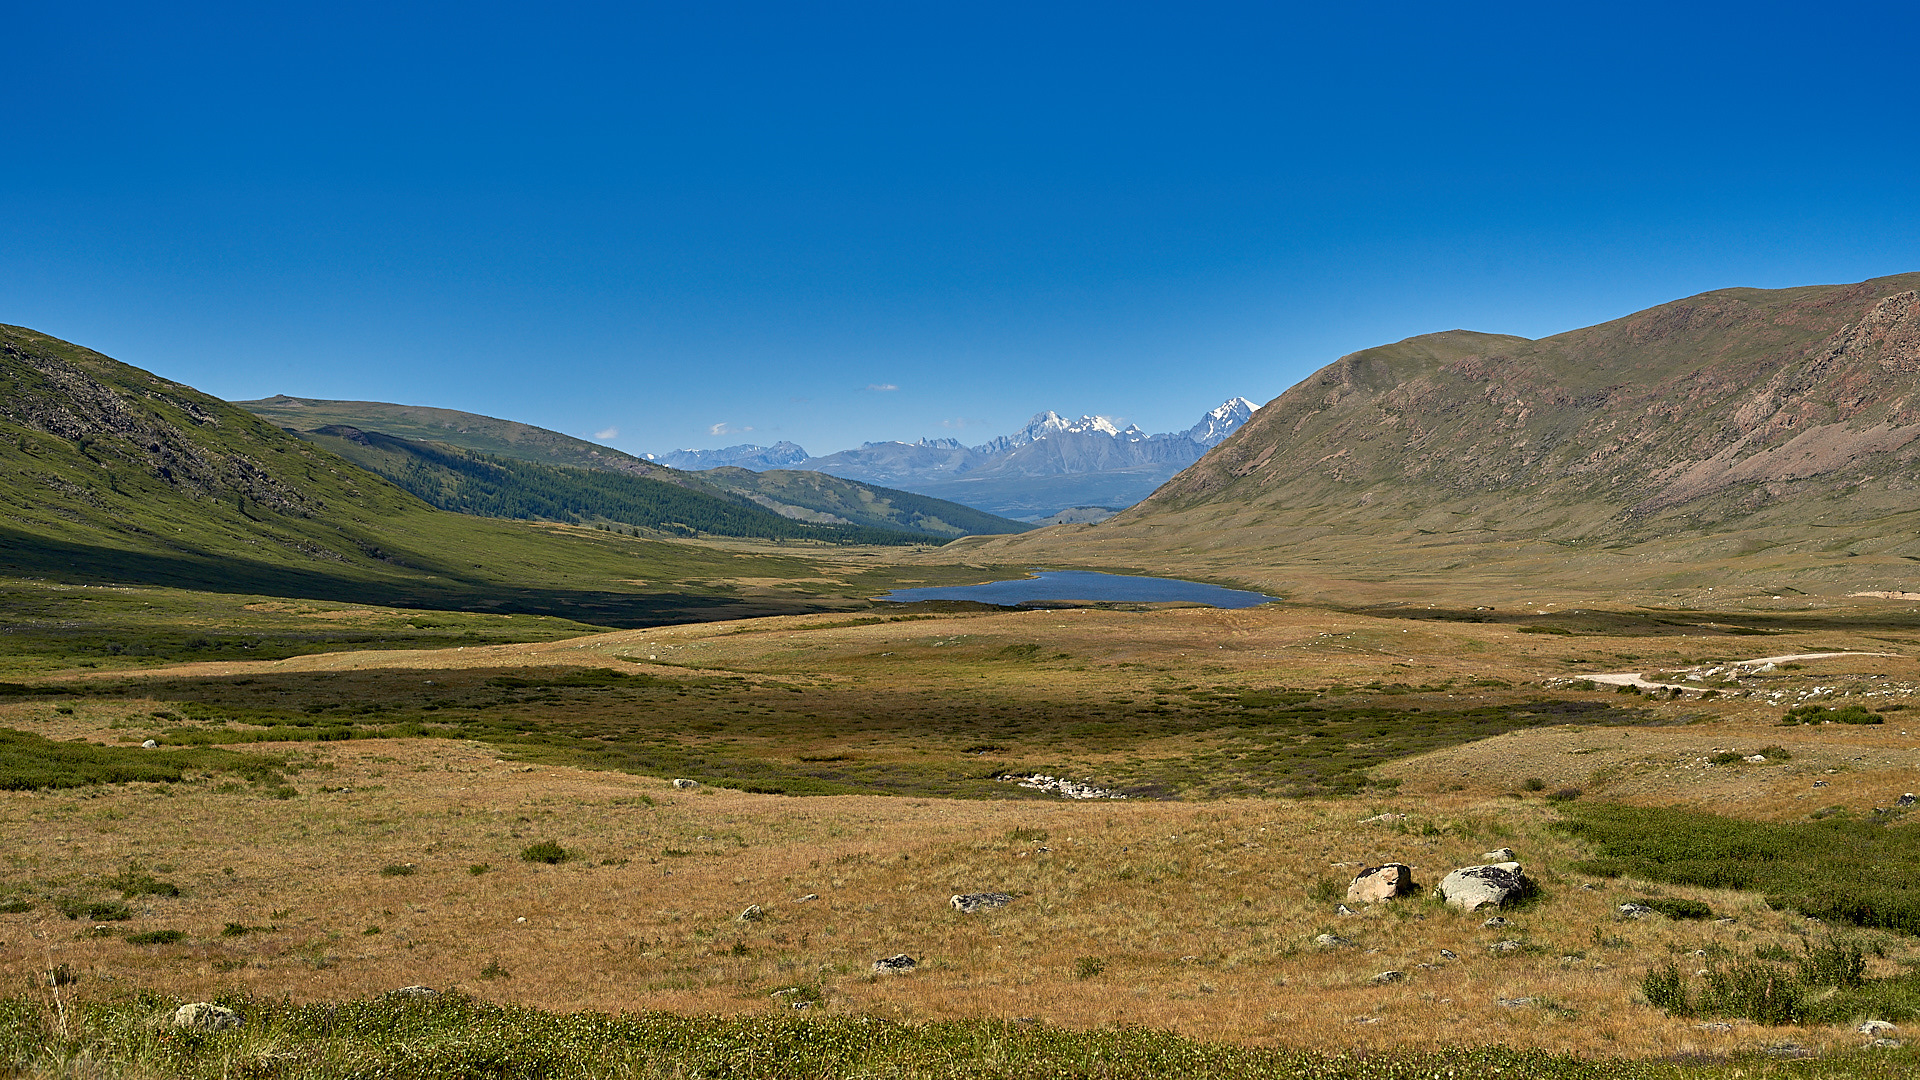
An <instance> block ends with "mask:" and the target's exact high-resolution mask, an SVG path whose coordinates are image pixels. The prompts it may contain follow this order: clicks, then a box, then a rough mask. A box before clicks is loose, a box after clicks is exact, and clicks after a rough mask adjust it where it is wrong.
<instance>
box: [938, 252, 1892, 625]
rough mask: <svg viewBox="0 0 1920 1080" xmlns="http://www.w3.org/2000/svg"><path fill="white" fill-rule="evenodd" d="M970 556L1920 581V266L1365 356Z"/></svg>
mask: <svg viewBox="0 0 1920 1080" xmlns="http://www.w3.org/2000/svg"><path fill="white" fill-rule="evenodd" d="M967 544H968V546H969V547H971V548H973V549H974V550H975V551H976V552H977V554H976V556H975V557H976V558H982V559H998V560H1009V561H1011V560H1030V561H1036V562H1037V561H1043V560H1060V561H1088V562H1096V563H1097V562H1101V561H1108V562H1112V563H1114V564H1115V565H1128V566H1151V567H1156V568H1161V569H1163V570H1174V571H1177V572H1188V573H1193V572H1200V573H1211V574H1215V575H1223V576H1228V577H1230V578H1231V579H1233V580H1239V581H1247V582H1258V583H1261V584H1263V585H1265V586H1267V587H1270V588H1281V589H1291V590H1292V591H1293V592H1294V593H1295V594H1296V595H1298V594H1300V593H1302V592H1303V591H1311V590H1313V589H1317V588H1319V587H1320V586H1319V585H1318V584H1317V583H1318V582H1322V581H1326V580H1329V579H1334V578H1338V579H1343V580H1346V581H1352V580H1355V579H1359V580H1362V581H1366V582H1369V583H1373V584H1369V585H1368V586H1367V587H1368V588H1369V589H1373V590H1374V591H1375V593H1376V594H1382V593H1384V591H1385V590H1388V589H1398V590H1413V591H1414V592H1415V593H1416V594H1422V593H1424V595H1425V596H1428V597H1431V596H1434V595H1438V594H1441V593H1444V592H1445V591H1446V590H1461V589H1465V590H1471V589H1473V588H1475V587H1477V586H1476V585H1475V584H1474V583H1475V582H1487V581H1491V580H1501V581H1506V582H1508V583H1520V584H1522V586H1523V587H1530V586H1528V585H1527V584H1526V583H1530V582H1533V581H1540V582H1556V583H1558V584H1559V585H1560V586H1562V587H1579V586H1587V587H1592V588H1596V589H1600V590H1607V591H1613V592H1617V591H1618V590H1620V589H1623V588H1645V587H1653V588H1674V589H1698V590H1700V591H1701V594H1702V595H1705V593H1706V591H1707V590H1708V588H1709V587H1712V589H1713V596H1714V597H1715V598H1716V599H1715V602H1725V603H1734V602H1740V603H1746V602H1748V601H1749V600H1751V601H1752V602H1754V603H1761V604H1774V603H1776V602H1779V603H1785V604H1790V603H1793V602H1795V597H1796V596H1797V595H1799V594H1798V592H1797V591H1796V589H1800V590H1806V591H1809V592H1820V593H1826V594H1829V595H1831V594H1834V593H1836V592H1837V593H1845V592H1848V591H1850V590H1863V591H1869V592H1872V591H1878V592H1916V591H1920V274H1903V275H1899V276H1895V277H1886V278H1877V279H1874V280H1871V281H1865V282H1859V283H1856V284H1849V285H1819V286H1807V287H1802V288H1792V289H1774V290H1765V289H1744V288H1743V289H1722V290H1719V291H1715V292H1709V293H1703V294H1701V295H1698V296H1694V297H1689V298H1687V299H1684V300H1676V301H1673V302H1672V303H1668V304H1662V305H1660V306H1658V307H1654V308H1650V309H1648V310H1646V311H1641V312H1637V313H1635V314H1632V315H1627V316H1625V317H1623V318H1620V319H1616V320H1614V321H1612V322H1607V323H1602V324H1600V325H1598V326H1590V327H1586V328H1584V329H1579V330H1571V331H1568V332H1566V333H1563V334H1558V335H1555V336H1553V337H1548V338H1542V339H1539V340H1529V339H1527V338H1521V337H1512V336H1508V335H1501V334H1482V333H1474V332H1470V331H1466V330H1450V331H1446V332H1443V333H1437V334H1426V335H1422V336H1420V337H1413V338H1408V339H1406V340H1405V341H1401V342H1397V343H1395V344H1391V345H1382V346H1378V347H1376V348H1371V349H1365V350H1362V351H1360V352H1356V353H1353V354H1350V355H1348V356H1344V357H1341V358H1340V359H1339V360H1337V361H1335V362H1334V363H1332V364H1329V365H1328V366H1326V367H1324V368H1322V369H1321V370H1320V371H1318V372H1316V373H1314V374H1313V375H1312V376H1309V377H1308V378H1307V379H1305V380H1303V381H1302V382H1300V383H1299V384H1298V385H1296V386H1294V387H1293V388H1292V389H1290V390H1288V391H1287V392H1286V393H1285V394H1283V395H1281V396H1280V397H1279V398H1277V399H1275V400H1274V401H1272V402H1269V403H1268V404H1267V405H1266V406H1265V407H1263V408H1262V409H1261V410H1260V411H1259V413H1258V414H1257V415H1256V416H1255V417H1254V418H1253V419H1252V420H1251V421H1249V422H1248V423H1247V424H1246V425H1245V426H1244V427H1242V428H1241V429H1240V430H1239V431H1237V432H1235V433H1234V434H1233V435H1232V437H1230V438H1229V439H1227V440H1226V442H1224V443H1223V444H1222V445H1220V446H1219V447H1218V448H1217V449H1215V450H1214V451H1213V452H1211V453H1209V454H1208V455H1207V456H1206V458H1205V459H1204V460H1202V461H1200V462H1199V463H1197V464H1195V465H1194V466H1193V467H1191V468H1189V469H1187V470H1186V471H1185V472H1183V473H1182V474H1181V475H1180V476H1179V477H1177V478H1175V479H1174V480H1173V481H1171V482H1170V483H1168V484H1166V485H1165V486H1164V487H1162V488H1161V489H1160V490H1159V491H1157V492H1155V493H1154V494H1153V496H1152V497H1150V498H1148V499H1146V500H1145V501H1143V502H1141V503H1139V504H1137V505H1135V506H1133V507H1131V508H1130V509H1128V510H1127V511H1125V512H1124V513H1122V514H1119V515H1118V516H1116V517H1114V518H1112V519H1111V520H1108V521H1105V522H1102V523H1099V524H1093V525H1085V526H1072V525H1069V526H1065V527H1063V528H1056V529H1049V530H1046V531H1044V532H1041V533H1036V534H1033V535H1032V536H1031V537H1030V538H1020V539H1017V540H1011V541H1005V542H1002V541H985V542H980V541H969V542H967ZM1789 583H1792V584H1789Z"/></svg>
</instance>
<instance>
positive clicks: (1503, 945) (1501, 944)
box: [1487, 938, 1526, 952]
mask: <svg viewBox="0 0 1920 1080" xmlns="http://www.w3.org/2000/svg"><path fill="white" fill-rule="evenodd" d="M1524 948H1526V946H1524V945H1522V944H1520V943H1519V942H1517V941H1514V940H1513V939H1512V938H1508V939H1507V940H1506V941H1496V942H1494V943H1493V944H1491V945H1489V946H1487V951H1488V952H1519V951H1520V950H1521V949H1524Z"/></svg>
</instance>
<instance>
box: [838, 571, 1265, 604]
mask: <svg viewBox="0 0 1920 1080" xmlns="http://www.w3.org/2000/svg"><path fill="white" fill-rule="evenodd" d="M875 599H878V600H890V601H893V602H895V603H900V604H911V603H913V602H914V601H916V600H972V601H974V602H975V603H980V604H1008V605H1011V604H1028V603H1038V602H1041V601H1047V600H1080V601H1099V600H1107V601H1113V602H1117V603H1124V604H1165V603H1190V604H1207V605H1210V606H1212V607H1218V608H1246V607H1253V606H1254V605H1255V604H1265V603H1268V602H1270V601H1273V600H1278V599H1280V598H1279V597H1277V596H1266V595H1263V594H1261V593H1257V592H1247V591H1246V590H1244V589H1223V588H1221V587H1220V586H1218V585H1208V584H1205V583H1204V582H1199V581H1181V580H1180V579H1178V578H1157V577H1132V576H1129V575H1126V574H1101V573H1096V572H1094V571H1092V570H1042V571H1039V572H1038V573H1036V574H1034V575H1033V576H1031V577H1026V578H1021V579H1020V580H1018V581H989V582H987V583H986V584H984V585H949V586H940V587H937V588H925V589H895V590H893V591H892V592H890V593H887V594H886V595H884V596H879V597H875Z"/></svg>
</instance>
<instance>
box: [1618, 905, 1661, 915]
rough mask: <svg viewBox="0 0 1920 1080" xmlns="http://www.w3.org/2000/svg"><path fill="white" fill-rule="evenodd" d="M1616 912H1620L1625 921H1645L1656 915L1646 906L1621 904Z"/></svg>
mask: <svg viewBox="0 0 1920 1080" xmlns="http://www.w3.org/2000/svg"><path fill="white" fill-rule="evenodd" d="M1614 910H1616V911H1618V912H1619V913H1620V917H1621V918H1623V919H1644V918H1646V917H1647V916H1649V915H1652V914H1654V910H1653V909H1652V908H1650V907H1648V906H1647V905H1645V904H1633V903H1627V904H1621V905H1620V906H1619V907H1618V908H1615V909H1614Z"/></svg>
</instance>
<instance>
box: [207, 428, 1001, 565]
mask: <svg viewBox="0 0 1920 1080" xmlns="http://www.w3.org/2000/svg"><path fill="white" fill-rule="evenodd" d="M234 404H236V405H238V406H240V407H241V408H243V409H246V410H247V411H249V412H251V413H253V414H254V415H256V416H259V417H262V418H264V419H266V420H270V421H272V422H273V423H275V424H278V425H280V426H281V427H283V428H285V429H287V430H289V431H297V432H300V433H302V434H303V435H304V436H305V437H307V438H308V439H309V441H318V442H323V443H324V444H325V445H326V446H327V447H328V449H330V450H332V451H333V452H334V453H337V454H339V455H341V456H342V457H345V458H348V459H350V460H352V461H354V462H355V463H356V464H358V465H360V466H361V467H363V468H367V469H371V470H373V471H374V472H377V473H380V474H381V475H382V476H385V477H387V478H388V479H390V480H393V481H394V482H396V483H398V484H400V485H401V486H402V487H405V488H407V490H409V491H411V492H413V493H414V494H415V495H419V496H420V497H422V498H425V499H427V501H429V502H431V503H433V504H434V505H436V506H441V507H443V508H445V509H465V508H467V507H468V506H470V505H481V504H480V503H478V502H474V501H473V500H474V499H476V498H477V496H476V495H475V492H476V491H477V490H478V489H479V488H480V487H482V486H487V485H494V486H497V485H499V484H505V483H509V479H508V478H507V477H506V476H505V474H506V473H512V474H513V475H512V477H511V480H510V482H511V484H512V485H513V490H515V491H516V492H525V491H526V490H529V489H530V487H540V486H543V485H544V486H545V487H547V488H548V489H550V490H557V487H564V488H567V489H569V490H580V491H582V492H583V493H584V491H585V490H586V488H581V486H580V485H581V484H586V485H587V488H591V489H593V490H594V491H595V492H597V495H596V496H595V497H597V498H600V499H602V500H603V501H604V500H608V499H615V500H617V501H620V502H622V503H623V504H624V505H628V506H639V505H643V504H644V505H649V506H660V507H666V506H674V507H689V506H690V505H691V504H689V503H687V502H686V501H685V500H684V499H671V498H668V497H667V495H666V493H664V492H657V493H655V494H654V495H651V496H648V497H647V498H646V499H644V500H640V501H638V502H636V501H634V500H635V499H637V498H638V496H635V495H632V494H631V492H632V491H638V490H639V489H637V488H632V487H631V485H629V487H628V488H623V489H621V490H622V491H623V492H629V494H623V495H619V496H615V495H614V494H613V493H612V491H611V490H610V489H607V488H606V487H605V485H604V484H602V483H599V482H593V481H584V480H566V481H565V482H564V483H562V482H561V480H562V476H563V474H559V473H546V474H539V475H540V477H543V479H537V478H536V477H535V475H534V474H530V473H527V472H526V470H524V469H515V468H514V467H513V465H512V463H513V462H527V463H532V464H537V465H542V466H548V467H558V468H561V469H589V470H594V471H598V472H612V473H621V474H624V475H626V476H628V477H631V478H634V479H637V480H646V481H652V482H658V483H660V484H667V485H673V486H675V487H678V488H682V489H686V490H688V491H692V492H696V493H698V494H699V495H701V496H702V497H706V498H717V499H720V500H723V501H725V502H728V503H734V504H740V503H745V504H750V506H751V508H752V509H753V510H754V511H755V512H759V513H765V512H771V513H772V514H776V515H779V516H780V517H782V518H786V519H788V520H789V521H795V522H805V523H808V524H811V525H821V526H838V527H848V528H852V529H861V528H865V529H887V530H898V531H904V532H908V533H918V534H921V535H925V536H932V537H940V538H942V539H951V538H953V537H956V536H967V535H980V534H997V533H1011V532H1021V531H1024V530H1025V529H1027V528H1028V527H1029V526H1028V525H1027V524H1026V523H1024V522H1019V521H1010V520H1008V519H1006V518H1001V517H996V516H995V515H993V514H989V513H985V512H983V511H980V510H975V509H973V508H972V507H970V506H963V505H960V504H958V503H953V502H948V501H946V500H943V499H937V498H929V497H927V496H925V495H916V494H914V493H912V492H907V491H893V490H890V489H887V488H881V487H876V486H874V485H872V484H866V483H861V482H859V481H856V480H844V479H841V478H838V477H834V476H826V475H823V474H820V473H808V472H794V471H790V470H771V471H765V472H753V471H749V470H746V469H717V470H710V471H707V472H702V473H699V474H693V473H687V472H683V471H681V470H679V469H674V468H669V467H667V466H664V465H660V464H656V463H654V462H651V461H645V460H642V459H640V458H637V457H634V456H632V455H631V454H624V453H621V452H620V451H618V450H615V449H613V448H612V447H609V446H599V445H597V444H594V443H590V442H587V441H586V440H584V439H576V438H574V437H573V436H571V435H563V434H561V433H560V432H557V431H550V430H548V429H546V428H542V427H534V426H533V425H531V424H522V423H519V422H517V421H513V420H502V419H499V418H497V417H492V416H482V415H480V414H478V413H469V412H460V411H458V410H455V409H435V408H429V407H426V406H420V405H395V404H392V403H390V402H384V401H334V400H328V399H323V398H296V397H288V396H287V395H285V394H280V395H276V396H274V397H270V398H262V399H260V400H258V401H240V402H235V403H234ZM436 446H439V447H451V448H458V449H460V450H466V451H473V452H477V453H479V454H482V455H487V456H488V457H491V458H495V459H500V460H499V461H497V462H496V463H495V465H494V466H493V467H492V468H491V469H487V468H478V467H476V466H475V463H474V462H472V461H470V460H469V459H470V458H471V455H464V456H463V455H453V456H448V455H446V454H444V453H440V452H438V451H436V450H435V447H436ZM449 469H452V470H454V472H457V473H459V474H461V475H459V476H454V475H453V474H451V473H449V471H448V470H449ZM429 474H430V475H429ZM496 478H497V479H496ZM556 485H557V487H556ZM456 489H465V490H464V491H460V490H456ZM488 499H489V500H491V501H489V502H487V503H486V505H508V504H509V503H510V504H512V505H516V506H533V505H536V504H538V503H539V500H537V499H535V500H531V501H529V499H528V498H526V497H524V496H523V495H522V494H516V495H515V497H514V498H513V499H510V500H506V501H504V502H502V501H500V496H499V493H498V492H495V493H494V494H491V495H489V496H488ZM578 505H579V512H580V513H581V514H585V515H586V516H587V517H591V516H592V508H591V506H590V505H589V504H588V503H587V502H581V503H579V504H578ZM738 509H739V508H738V507H737V506H736V508H735V510H734V511H724V512H723V511H722V510H721V509H720V508H711V507H710V508H707V509H704V510H701V511H699V512H698V515H697V516H698V517H699V518H700V520H702V521H707V522H719V521H727V522H729V523H730V524H728V525H727V526H726V528H729V529H734V530H735V532H733V533H732V534H731V535H753V536H782V535H787V533H788V532H790V531H791V530H785V531H783V530H780V529H778V528H773V527H772V523H767V522H760V523H758V524H751V523H750V515H749V516H743V515H741V514H740V513H738V512H737V511H738ZM570 512H571V511H570ZM676 512H679V511H676ZM533 516H543V515H541V514H534V515H533ZM630 516H631V515H630ZM620 520H622V521H628V523H630V524H645V522H641V521H629V520H628V519H627V518H622V519H620ZM663 521H664V519H663ZM740 529H748V530H749V531H748V532H745V533H742V532H739V531H738V530H740ZM667 531H668V532H670V533H672V532H678V531H680V530H679V527H678V526H677V525H675V526H674V527H672V528H669V529H668V530H667ZM845 535H846V536H852V535H854V534H853V533H846V534H845Z"/></svg>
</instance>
